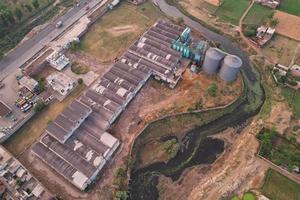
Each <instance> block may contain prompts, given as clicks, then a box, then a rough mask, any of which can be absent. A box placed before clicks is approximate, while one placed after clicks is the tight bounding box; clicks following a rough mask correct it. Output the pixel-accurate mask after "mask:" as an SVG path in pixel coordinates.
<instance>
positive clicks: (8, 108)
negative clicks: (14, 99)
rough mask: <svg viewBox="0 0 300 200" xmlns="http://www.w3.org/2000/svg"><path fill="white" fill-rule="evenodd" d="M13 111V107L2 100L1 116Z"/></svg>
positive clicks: (0, 106)
mask: <svg viewBox="0 0 300 200" xmlns="http://www.w3.org/2000/svg"><path fill="white" fill-rule="evenodd" d="M10 113H11V108H10V107H9V106H7V105H6V104H5V103H3V102H2V101H0V117H6V116H7V115H8V114H10Z"/></svg>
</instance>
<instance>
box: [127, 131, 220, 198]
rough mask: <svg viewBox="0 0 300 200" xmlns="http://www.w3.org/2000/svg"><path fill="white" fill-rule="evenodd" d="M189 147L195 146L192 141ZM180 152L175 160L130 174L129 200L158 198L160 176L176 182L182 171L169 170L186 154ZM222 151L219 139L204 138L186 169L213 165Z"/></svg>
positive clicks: (155, 164)
mask: <svg viewBox="0 0 300 200" xmlns="http://www.w3.org/2000/svg"><path fill="white" fill-rule="evenodd" d="M189 142H190V144H189V145H191V146H194V145H195V144H191V143H193V141H189ZM184 151H185V150H183V152H180V153H179V154H178V155H177V156H176V157H175V159H172V160H170V161H169V162H168V163H167V164H165V163H154V164H152V165H150V166H148V167H145V168H142V169H139V170H137V171H135V172H133V173H132V175H131V182H130V188H131V190H130V192H131V199H136V200H137V199H139V200H140V199H143V200H155V199H158V198H159V195H158V189H157V188H156V185H157V184H158V178H159V176H160V175H164V176H167V177H170V178H171V179H172V180H173V181H175V180H177V179H178V178H179V177H180V175H181V173H182V171H183V170H179V171H176V172H175V173H172V172H171V171H170V170H172V169H174V167H177V166H178V164H180V162H179V160H182V161H183V160H184V159H185V154H186V152H184ZM223 151H224V142H223V141H222V140H219V139H212V138H208V137H207V138H204V139H203V140H202V141H201V142H200V145H199V147H198V148H197V149H196V151H195V152H194V153H195V156H193V157H192V158H191V160H190V161H189V162H188V164H187V165H186V167H189V166H193V165H199V164H210V163H213V162H214V161H215V160H216V158H217V155H218V154H220V153H222V152H223Z"/></svg>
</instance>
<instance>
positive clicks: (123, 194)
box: [116, 191, 129, 200]
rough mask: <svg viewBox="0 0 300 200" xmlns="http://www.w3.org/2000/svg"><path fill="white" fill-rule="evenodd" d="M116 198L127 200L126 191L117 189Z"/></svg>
mask: <svg viewBox="0 0 300 200" xmlns="http://www.w3.org/2000/svg"><path fill="white" fill-rule="evenodd" d="M116 198H117V199H118V200H127V199H128V198H129V195H128V192H127V191H117V192H116Z"/></svg>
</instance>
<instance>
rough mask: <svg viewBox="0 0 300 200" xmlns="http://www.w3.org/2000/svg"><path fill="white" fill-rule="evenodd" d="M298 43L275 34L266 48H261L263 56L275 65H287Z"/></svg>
mask: <svg viewBox="0 0 300 200" xmlns="http://www.w3.org/2000/svg"><path fill="white" fill-rule="evenodd" d="M298 44H299V42H297V41H295V40H293V39H290V38H288V37H285V36H282V35H279V34H275V35H274V36H273V39H272V40H271V41H270V43H269V44H267V46H265V47H264V48H262V52H263V54H264V56H266V57H268V58H269V59H270V60H273V61H274V62H275V63H280V64H283V65H289V64H290V62H291V60H292V59H293V57H294V55H295V49H296V48H297V46H298Z"/></svg>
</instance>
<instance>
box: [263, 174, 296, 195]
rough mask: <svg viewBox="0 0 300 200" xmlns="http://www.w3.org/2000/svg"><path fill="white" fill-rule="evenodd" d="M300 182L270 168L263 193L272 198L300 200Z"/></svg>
mask: <svg viewBox="0 0 300 200" xmlns="http://www.w3.org/2000/svg"><path fill="white" fill-rule="evenodd" d="M299 191H300V184H298V183H296V182H294V181H292V180H290V179H289V178H287V177H285V176H283V175H282V174H280V173H278V172H276V171H274V170H272V169H269V171H268V172H267V175H266V178H265V183H264V185H263V187H262V193H263V195H265V196H266V197H268V198H270V199H276V200H287V199H291V200H292V199H293V200H300V195H299Z"/></svg>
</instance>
